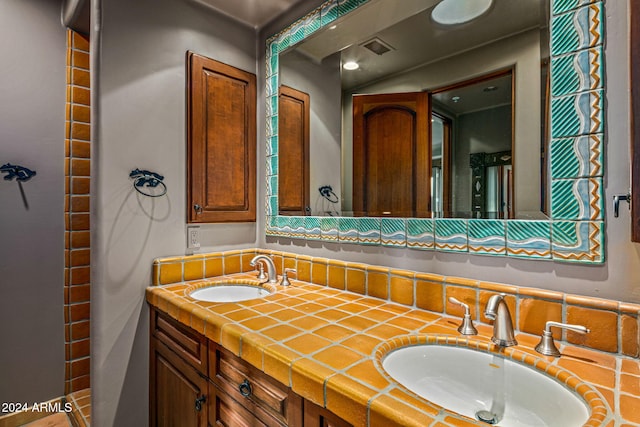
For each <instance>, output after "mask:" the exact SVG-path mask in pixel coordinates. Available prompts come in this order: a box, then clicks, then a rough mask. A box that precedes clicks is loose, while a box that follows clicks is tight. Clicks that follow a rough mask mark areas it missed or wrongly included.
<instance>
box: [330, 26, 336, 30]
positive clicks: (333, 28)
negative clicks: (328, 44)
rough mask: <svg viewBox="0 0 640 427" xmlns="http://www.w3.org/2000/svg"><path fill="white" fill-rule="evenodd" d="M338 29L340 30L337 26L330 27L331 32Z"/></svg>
mask: <svg viewBox="0 0 640 427" xmlns="http://www.w3.org/2000/svg"><path fill="white" fill-rule="evenodd" d="M336 28H338V26H337V25H332V26H330V27H329V29H330V30H335V29H336Z"/></svg>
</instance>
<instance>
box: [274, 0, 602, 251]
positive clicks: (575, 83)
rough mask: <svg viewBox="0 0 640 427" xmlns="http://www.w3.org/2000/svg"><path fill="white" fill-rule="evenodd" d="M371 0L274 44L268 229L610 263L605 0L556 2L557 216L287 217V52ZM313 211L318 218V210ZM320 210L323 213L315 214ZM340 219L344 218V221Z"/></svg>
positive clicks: (345, 1)
mask: <svg viewBox="0 0 640 427" xmlns="http://www.w3.org/2000/svg"><path fill="white" fill-rule="evenodd" d="M367 3H368V0H328V1H326V2H325V3H324V4H322V5H321V6H320V7H318V8H317V9H315V10H314V11H312V12H310V13H309V14H308V15H306V16H305V17H302V18H301V19H299V20H298V21H296V22H294V23H293V24H292V25H291V26H289V27H288V28H286V29H285V30H283V31H281V32H280V33H278V34H276V35H274V36H273V37H271V38H269V39H268V40H267V42H266V47H267V50H266V103H267V106H266V111H267V121H266V123H267V126H266V154H267V175H268V176H267V202H266V212H267V218H268V221H267V222H266V224H267V225H266V234H267V235H268V236H275V237H286V238H308V239H314V240H323V241H339V242H342V243H356V244H366V245H383V246H394V247H405V246H406V247H408V248H411V249H416V250H432V249H434V250H436V251H442V252H468V253H472V254H481V255H490V256H496V255H497V256H514V257H519V258H524V259H537V260H540V259H548V260H554V261H569V262H579V263H603V262H604V260H605V257H604V226H603V225H604V224H603V221H604V198H603V194H604V192H603V185H602V183H603V176H604V166H603V154H602V153H603V151H604V147H603V141H604V123H603V120H604V94H605V87H604V68H605V67H604V55H603V45H604V17H605V14H604V2H603V1H593V0H552V1H551V3H552V4H551V10H552V12H551V23H550V24H551V25H550V28H551V37H550V39H551V46H550V47H551V100H550V108H551V124H550V135H551V143H550V146H551V149H550V165H551V167H550V170H551V174H550V177H549V182H550V185H551V219H550V220H548V221H522V220H502V221H495V220H477V219H453V220H452V219H443V218H433V219H425V220H423V219H417V218H407V219H403V220H401V221H402V223H400V222H398V221H397V220H396V219H389V218H347V217H343V218H336V217H332V218H331V220H330V221H329V222H326V221H325V222H323V218H320V219H319V223H320V232H319V237H318V231H317V223H318V220H317V219H313V220H312V219H306V220H305V221H306V222H305V224H310V225H311V230H301V229H300V227H299V224H298V222H299V220H298V219H296V218H295V217H281V216H278V198H277V188H278V163H277V152H278V135H277V134H278V105H277V94H278V85H279V74H278V71H279V70H278V56H279V54H280V53H281V52H283V51H284V50H286V49H287V48H289V47H290V46H293V45H295V44H296V43H298V42H300V41H302V40H304V39H305V38H307V37H309V36H310V35H311V34H313V33H315V32H316V31H318V30H320V29H322V28H324V27H326V26H328V25H329V24H331V23H333V22H334V21H335V20H337V19H340V18H342V17H343V16H345V15H347V14H349V13H350V12H352V11H353V10H355V9H357V8H358V7H360V6H362V5H364V4H367ZM308 218H309V217H308ZM313 218H318V217H313ZM336 221H337V222H336Z"/></svg>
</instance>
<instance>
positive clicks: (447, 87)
mask: <svg viewBox="0 0 640 427" xmlns="http://www.w3.org/2000/svg"><path fill="white" fill-rule="evenodd" d="M449 2H450V0H406V1H403V2H397V1H390V0H369V1H366V0H365V1H363V0H339V1H338V0H330V1H328V2H326V3H324V4H323V5H322V6H321V7H319V8H318V9H316V10H315V11H313V12H311V13H310V14H309V15H307V16H305V17H302V18H301V19H299V20H298V21H296V22H294V23H293V24H292V25H291V26H289V27H288V28H286V29H285V30H283V31H282V32H281V33H279V34H276V35H275V36H273V37H272V38H271V39H269V40H268V42H267V67H266V71H267V89H266V90H267V138H268V141H267V142H268V144H267V148H268V149H267V151H268V152H267V155H268V156H267V157H268V159H267V166H268V175H269V176H268V180H267V183H268V188H267V192H268V203H267V216H268V223H267V234H268V235H272V236H286V237H293V238H305V239H314V240H327V241H336V240H337V241H342V242H353V243H360V244H374V245H387V246H400V247H409V248H415V249H422V250H440V251H453V252H470V253H477V254H485V255H501V256H516V257H525V258H536V259H540V258H542V259H556V260H567V261H578V262H596V263H597V262H603V260H604V250H603V246H602V245H603V237H602V236H603V218H604V215H603V212H602V176H603V168H602V155H601V153H602V144H603V133H602V132H603V131H602V130H603V125H602V117H603V116H604V114H603V109H602V107H603V104H604V102H603V96H604V85H603V75H602V74H603V71H602V70H603V58H602V45H603V36H602V34H603V32H602V24H601V22H602V17H603V16H604V15H603V11H602V4H601V3H600V2H588V1H584V0H574V1H569V2H561V3H562V4H559V5H558V4H554V5H553V6H550V5H549V0H527V1H518V2H514V1H512V0H493V1H487V2H486V3H487V5H488V8H487V9H486V10H482V11H480V12H481V13H480V14H479V16H478V17H476V18H474V19H471V20H469V21H467V22H463V23H454V24H450V23H447V22H446V20H447V19H453V20H454V21H455V20H460V19H462V18H460V17H457V16H453V17H448V16H445V17H444V18H442V19H439V18H438V16H437V15H439V14H440V13H441V12H442V10H445V12H446V9H447V8H449V4H448V3H449ZM452 3H453V2H452ZM478 3H483V2H478ZM555 3H559V2H555ZM454 9H455V8H454ZM443 19H444V20H443ZM438 21H440V22H438Z"/></svg>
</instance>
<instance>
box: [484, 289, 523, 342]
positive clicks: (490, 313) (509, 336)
mask: <svg viewBox="0 0 640 427" xmlns="http://www.w3.org/2000/svg"><path fill="white" fill-rule="evenodd" d="M505 296H506V294H499V295H493V296H492V297H491V298H489V302H487V307H486V308H485V310H484V315H485V316H487V317H488V318H489V319H491V320H493V336H492V337H491V341H492V342H493V343H494V344H497V345H499V346H500V347H511V346H512V345H518V341H516V338H515V336H514V334H513V323H512V322H511V313H509V307H508V306H507V303H506V302H505V300H504V297H505Z"/></svg>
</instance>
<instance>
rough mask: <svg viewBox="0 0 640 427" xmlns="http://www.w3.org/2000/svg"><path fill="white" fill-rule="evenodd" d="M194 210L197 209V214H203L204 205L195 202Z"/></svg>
mask: <svg viewBox="0 0 640 427" xmlns="http://www.w3.org/2000/svg"><path fill="white" fill-rule="evenodd" d="M193 210H195V211H196V213H197V214H201V213H202V206H200V205H199V204H197V203H196V204H195V205H193Z"/></svg>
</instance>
